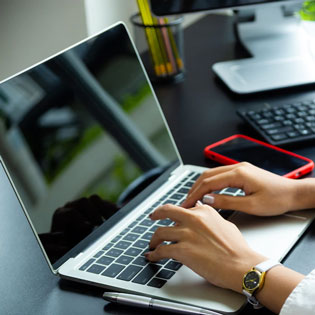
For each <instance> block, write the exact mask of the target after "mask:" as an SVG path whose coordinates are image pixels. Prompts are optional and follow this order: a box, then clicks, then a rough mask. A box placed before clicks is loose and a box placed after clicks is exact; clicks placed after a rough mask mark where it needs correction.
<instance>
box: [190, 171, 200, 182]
mask: <svg viewBox="0 0 315 315" xmlns="http://www.w3.org/2000/svg"><path fill="white" fill-rule="evenodd" d="M199 176H200V173H197V174H196V175H195V176H193V177H192V178H191V179H190V180H195V181H196V180H197V179H198V178H199Z"/></svg>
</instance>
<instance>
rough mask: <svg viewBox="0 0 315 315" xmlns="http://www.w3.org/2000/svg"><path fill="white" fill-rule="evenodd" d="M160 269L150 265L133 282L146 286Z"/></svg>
mask: <svg viewBox="0 0 315 315" xmlns="http://www.w3.org/2000/svg"><path fill="white" fill-rule="evenodd" d="M160 268H161V267H160V266H157V265H154V264H149V265H147V266H146V267H145V268H144V269H143V270H142V271H141V272H140V273H139V274H138V275H137V276H136V277H135V278H134V280H132V282H134V283H139V284H146V283H147V282H148V281H149V280H150V279H151V278H152V277H153V276H154V275H155V274H156V273H157V272H158V271H159V269H160Z"/></svg>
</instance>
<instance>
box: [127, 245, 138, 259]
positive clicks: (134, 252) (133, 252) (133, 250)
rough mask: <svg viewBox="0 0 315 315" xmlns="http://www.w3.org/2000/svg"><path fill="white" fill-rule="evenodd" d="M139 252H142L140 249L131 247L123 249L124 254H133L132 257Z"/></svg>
mask: <svg viewBox="0 0 315 315" xmlns="http://www.w3.org/2000/svg"><path fill="white" fill-rule="evenodd" d="M141 252H142V250H141V249H139V248H134V247H131V248H129V249H127V250H126V251H125V254H126V255H129V256H134V257H135V256H138V255H139V254H140V253H141Z"/></svg>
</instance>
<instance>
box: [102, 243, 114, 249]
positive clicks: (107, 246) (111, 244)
mask: <svg viewBox="0 0 315 315" xmlns="http://www.w3.org/2000/svg"><path fill="white" fill-rule="evenodd" d="M113 245H114V243H108V244H106V245H105V247H104V248H103V250H109V249H110V248H111V247H112V246H113Z"/></svg>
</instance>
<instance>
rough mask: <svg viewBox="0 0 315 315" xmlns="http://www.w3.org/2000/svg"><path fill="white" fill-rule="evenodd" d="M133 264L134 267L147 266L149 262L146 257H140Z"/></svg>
mask: <svg viewBox="0 0 315 315" xmlns="http://www.w3.org/2000/svg"><path fill="white" fill-rule="evenodd" d="M132 263H133V264H134V265H139V266H145V265H147V264H148V263H149V261H148V260H146V259H145V258H144V257H142V256H140V257H137V258H136V259H135V260H134V261H133V262H132Z"/></svg>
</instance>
